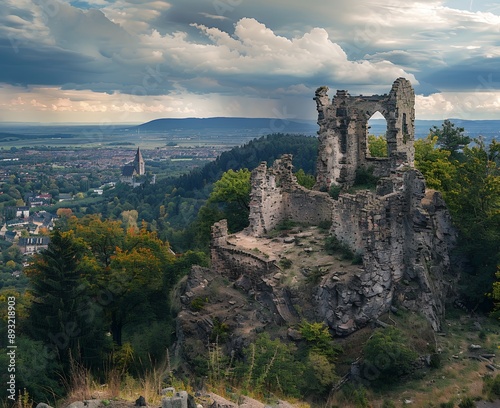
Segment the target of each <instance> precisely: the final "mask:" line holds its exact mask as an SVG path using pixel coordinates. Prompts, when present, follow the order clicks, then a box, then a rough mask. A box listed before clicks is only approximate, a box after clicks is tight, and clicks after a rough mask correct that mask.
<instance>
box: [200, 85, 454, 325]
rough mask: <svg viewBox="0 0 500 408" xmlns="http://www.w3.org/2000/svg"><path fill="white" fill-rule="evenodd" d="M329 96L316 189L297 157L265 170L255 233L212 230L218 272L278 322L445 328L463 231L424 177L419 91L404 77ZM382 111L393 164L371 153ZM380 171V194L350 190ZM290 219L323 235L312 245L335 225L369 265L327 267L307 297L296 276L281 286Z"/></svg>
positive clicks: (256, 181) (259, 174)
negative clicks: (412, 314) (394, 315)
mask: <svg viewBox="0 0 500 408" xmlns="http://www.w3.org/2000/svg"><path fill="white" fill-rule="evenodd" d="M326 92H327V88H326V87H321V88H319V89H318V90H317V91H316V97H315V100H316V103H317V109H318V124H319V126H320V130H319V141H320V143H319V154H318V161H317V180H316V181H317V182H316V186H315V188H314V189H313V190H308V189H306V188H304V187H302V186H300V185H299V184H298V183H297V181H296V178H295V176H294V175H293V171H292V170H293V168H292V157H291V156H290V155H284V156H282V157H281V158H280V159H279V160H276V161H275V163H274V164H273V165H272V166H271V167H268V166H267V165H266V164H265V163H262V164H261V165H260V166H258V167H257V168H256V169H254V170H253V172H252V176H251V187H252V188H251V194H250V216H249V227H248V228H247V229H246V230H244V231H242V232H240V233H238V234H232V235H231V234H229V233H228V231H227V224H226V223H225V221H221V222H219V223H216V224H215V225H214V226H213V227H212V246H211V257H212V270H213V271H214V272H215V273H217V274H221V275H223V276H224V277H225V278H227V279H229V280H230V281H231V282H234V284H235V286H237V285H240V286H238V287H241V288H242V290H244V291H246V292H248V293H249V294H252V296H254V297H255V299H260V298H261V299H265V301H264V300H263V301H262V305H264V306H265V308H268V310H270V311H271V312H270V313H271V315H273V314H274V315H277V316H280V318H279V323H277V324H278V325H285V326H286V325H287V324H288V325H289V326H290V325H293V324H294V323H296V321H297V319H298V318H299V315H300V313H299V310H306V309H307V307H310V308H312V309H313V310H314V316H312V317H313V318H314V319H315V320H320V321H324V322H325V323H326V324H327V325H328V326H329V327H330V329H331V330H332V331H333V332H335V333H337V334H338V335H347V334H349V333H352V332H354V331H356V330H358V329H360V328H361V327H364V326H365V325H367V324H368V323H370V322H374V321H376V320H377V319H378V318H379V317H380V316H381V315H383V314H384V313H387V312H388V311H389V310H391V308H394V307H396V308H399V307H404V308H406V309H409V310H413V311H418V312H419V313H422V314H423V315H424V316H425V317H426V318H427V320H428V321H429V322H430V324H431V325H432V327H433V328H434V329H435V330H440V328H441V318H442V316H443V314H444V304H445V299H446V294H447V293H449V292H450V288H451V287H452V282H453V280H454V273H453V271H452V269H451V261H450V253H451V250H452V248H453V247H454V244H455V239H456V234H455V231H454V230H453V228H452V225H451V219H450V216H449V213H448V210H447V207H446V205H445V203H444V201H443V199H442V197H441V194H440V193H439V192H437V191H434V190H429V189H426V186H425V180H424V178H423V176H422V174H421V173H420V172H419V171H418V170H417V169H415V168H414V147H413V141H414V92H413V89H412V87H411V84H410V83H409V81H407V80H406V79H404V78H398V79H397V80H396V81H395V82H394V84H393V86H392V89H391V91H390V93H389V94H388V95H373V96H350V95H349V94H348V93H347V92H346V91H337V93H336V95H335V97H334V98H333V100H332V101H331V102H330V100H329V98H328V95H327V93H326ZM377 111H378V112H380V113H381V114H382V115H383V116H384V117H385V118H386V120H387V123H388V132H387V142H388V157H387V158H384V159H381V158H372V157H370V155H369V152H368V145H367V132H368V129H367V121H368V119H369V118H370V117H371V116H372V115H373V114H374V113H375V112H377ZM370 167H371V168H373V173H374V175H375V176H377V177H378V183H377V186H376V188H374V189H371V190H369V189H359V190H357V189H354V190H350V189H349V188H350V187H352V186H353V184H354V182H355V177H356V172H357V170H358V169H359V168H365V169H368V168H370ZM332 185H334V186H336V187H339V188H340V189H341V192H340V194H339V196H338V197H336V198H334V197H331V196H330V195H329V194H328V193H327V192H326V191H327V190H328V189H329V188H330V187H331V186H332ZM283 221H295V222H296V223H299V224H300V225H303V226H311V227H304V228H313V230H311V231H313V232H308V234H313V237H312V238H311V242H317V241H318V239H320V238H318V236H319V233H318V234H317V233H316V232H314V231H315V230H314V228H315V227H314V226H317V225H320V224H321V225H330V227H329V231H328V235H329V236H330V237H334V238H335V239H336V240H337V241H338V242H340V243H341V245H343V246H344V247H345V248H348V249H349V250H350V251H351V252H352V253H354V254H356V256H357V257H358V258H359V259H361V260H362V262H361V263H360V265H357V266H349V267H345V268H344V272H342V273H340V272H339V269H338V268H340V267H343V266H342V265H340V266H339V265H336V266H335V265H333V264H331V263H330V264H328V263H326V264H325V266H324V268H323V272H324V273H323V274H322V275H321V279H320V280H319V282H318V283H317V285H316V286H315V287H314V289H313V292H312V295H311V297H310V298H308V299H305V297H304V296H303V294H302V289H300V285H301V283H300V282H301V281H300V279H299V280H297V279H298V278H297V277H296V276H295V277H290V282H295V283H293V284H291V285H288V286H287V285H285V286H283V285H279V284H277V279H280V280H283V279H285V278H286V274H287V273H289V272H287V270H284V269H283V268H281V267H280V262H279V261H280V259H283V257H284V255H283V254H284V253H286V252H284V251H285V249H286V248H290V247H289V245H293V244H288V243H287V242H291V241H290V240H289V241H286V239H287V238H276V235H274V236H273V237H271V238H270V237H269V234H270V233H271V232H272V231H273V229H275V228H276V227H277V226H278V225H279V224H280V223H282V222H283ZM315 234H317V235H315ZM314 235H315V236H314ZM304 236H305V235H304ZM249 239H253V240H258V239H261V240H262V241H255V242H259V243H260V244H261V246H260V247H258V248H257V249H259V248H261V249H262V251H260V250H255V251H252V250H249V249H248V248H249V247H247V248H246V249H245V248H244V247H242V245H241V243H243V242H244V241H245V240H249ZM292 239H293V238H292ZM280 240H281V241H280ZM277 241H280V242H282V243H281V244H279V242H277ZM295 242H296V244H297V242H298V240H296V241H295ZM260 244H259V245H260ZM277 244H279V245H281V246H282V250H281V252H280V250H277V251H276V250H275V251H274V252H272V253H270V254H271V255H269V254H266V253H265V248H266V245H269V246H270V245H277ZM287 245H288V247H287ZM283 248H285V249H283ZM254 249H255V248H254ZM286 250H287V251H290V249H286ZM298 250H299V251H305V249H301V248H298ZM307 256H310V254H307V252H304V257H307ZM311 259H313V258H311ZM329 265H330V266H329ZM332 265H333V266H332ZM310 266H311V268H313V267H315V265H310ZM316 267H318V266H316ZM301 268H302V267H301ZM335 268H337V269H335ZM298 271H299V272H297V273H299V274H300V273H302V272H304V273H306V271H305V270H304V269H300V268H299V269H298ZM277 277H279V278H277ZM285 280H286V279H285ZM204 285H205V284H204ZM194 286H195V285H194V284H193V287H194ZM193 293H194V289H193ZM298 303H300V305H298ZM306 303H307V304H306ZM264 306H263V307H264ZM273 310H274V311H273ZM308 317H309V318H311V316H308ZM249 319H250V318H249ZM255 324H256V325H258V322H255Z"/></svg>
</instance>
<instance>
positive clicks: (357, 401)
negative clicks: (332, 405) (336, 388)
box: [342, 384, 370, 408]
mask: <svg viewBox="0 0 500 408" xmlns="http://www.w3.org/2000/svg"><path fill="white" fill-rule="evenodd" d="M342 399H343V400H344V401H346V402H350V403H351V404H354V405H355V407H356V408H368V407H369V406H370V403H369V401H368V397H367V395H366V388H364V387H363V386H358V387H356V386H354V385H352V384H347V385H345V386H344V387H342Z"/></svg>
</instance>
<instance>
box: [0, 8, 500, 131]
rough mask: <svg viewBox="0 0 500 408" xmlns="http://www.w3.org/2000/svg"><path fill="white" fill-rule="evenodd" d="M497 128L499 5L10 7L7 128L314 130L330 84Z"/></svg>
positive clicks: (1, 30)
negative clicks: (254, 126) (208, 120)
mask: <svg viewBox="0 0 500 408" xmlns="http://www.w3.org/2000/svg"><path fill="white" fill-rule="evenodd" d="M398 77H405V78H407V79H409V80H410V81H411V83H412V85H413V87H414V89H415V93H416V118H417V119H445V118H459V119H500V115H499V114H498V112H499V111H500V3H498V2H496V1H495V0H457V1H436V0H421V1H395V0H374V1H364V0H350V1H345V0H308V1H304V0H266V1H264V0H170V1H158V0H116V1H108V0H66V1H63V0H0V122H42V123H55V122H78V123H101V124H106V123H141V122H146V121H149V120H152V119H157V118H167V117H177V118H179V117H213V116H241V117H274V118H280V119H289V120H293V119H315V118H316V116H317V115H316V111H315V103H314V101H313V99H312V98H313V97H314V91H315V90H316V89H317V88H318V87H320V86H323V85H326V86H328V87H329V88H330V92H329V95H330V97H332V96H333V95H334V94H335V91H336V90H337V89H345V90H348V91H349V93H350V94H351V95H356V94H363V95H370V94H383V93H387V92H389V91H390V88H391V84H392V83H393V82H394V80H395V79H396V78H398Z"/></svg>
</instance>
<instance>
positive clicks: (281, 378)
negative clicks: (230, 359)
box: [235, 333, 304, 397]
mask: <svg viewBox="0 0 500 408" xmlns="http://www.w3.org/2000/svg"><path fill="white" fill-rule="evenodd" d="M244 356H245V359H244V361H242V362H239V363H238V364H237V365H236V367H235V374H236V377H237V378H238V379H239V381H240V382H241V383H242V385H243V387H244V388H247V389H252V390H254V391H256V392H279V393H282V394H284V395H286V396H291V397H299V396H300V395H301V394H300V389H301V388H303V386H304V365H303V364H302V363H301V362H300V361H298V360H297V359H296V356H297V350H296V347H295V346H294V345H293V344H286V343H283V342H282V341H280V340H279V339H275V340H271V337H270V336H269V334H268V333H262V334H260V335H259V337H258V338H257V340H256V341H255V343H253V344H251V345H250V346H249V347H247V348H246V349H245V350H244Z"/></svg>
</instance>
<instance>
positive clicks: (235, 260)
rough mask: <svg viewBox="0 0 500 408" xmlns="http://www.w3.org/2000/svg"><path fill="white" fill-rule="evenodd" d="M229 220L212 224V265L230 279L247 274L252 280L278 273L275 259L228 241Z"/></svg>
mask: <svg viewBox="0 0 500 408" xmlns="http://www.w3.org/2000/svg"><path fill="white" fill-rule="evenodd" d="M227 237H228V229H227V221H226V220H222V221H219V222H217V223H215V224H214V225H213V226H212V243H211V247H210V258H211V261H212V267H213V268H214V269H216V270H218V271H220V273H221V274H222V275H224V276H226V277H228V278H230V279H238V278H239V277H240V276H246V277H248V278H249V279H250V280H252V281H256V280H258V279H259V278H260V277H261V276H262V275H265V274H269V273H272V272H274V273H276V272H278V271H279V268H278V267H277V266H276V263H275V261H274V260H269V259H267V258H266V257H265V256H264V255H263V254H262V255H261V254H260V253H258V252H257V253H252V252H250V251H246V250H243V249H241V248H238V247H236V246H234V245H231V244H229V243H228V242H227Z"/></svg>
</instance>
